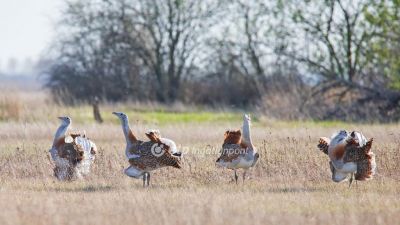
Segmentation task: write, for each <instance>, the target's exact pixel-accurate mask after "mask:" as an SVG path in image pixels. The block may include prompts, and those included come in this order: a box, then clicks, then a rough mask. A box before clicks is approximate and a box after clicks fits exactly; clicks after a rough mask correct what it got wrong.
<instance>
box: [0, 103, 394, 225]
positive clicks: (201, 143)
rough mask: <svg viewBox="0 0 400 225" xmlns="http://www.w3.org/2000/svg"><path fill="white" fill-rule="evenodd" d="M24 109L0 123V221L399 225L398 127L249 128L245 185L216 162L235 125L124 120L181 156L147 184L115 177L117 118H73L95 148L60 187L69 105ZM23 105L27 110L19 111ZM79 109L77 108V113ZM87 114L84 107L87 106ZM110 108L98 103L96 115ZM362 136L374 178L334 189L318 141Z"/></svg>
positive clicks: (120, 147)
mask: <svg viewBox="0 0 400 225" xmlns="http://www.w3.org/2000/svg"><path fill="white" fill-rule="evenodd" d="M40 99H41V98H38V99H36V100H35V101H36V103H35V104H42V103H40V101H43V104H42V105H41V107H39V108H28V107H26V106H27V105H29V104H33V103H32V102H24V101H25V100H24V98H22V101H23V104H22V105H25V106H24V107H23V109H24V111H23V112H22V113H21V115H22V118H20V121H3V122H0V140H1V141H0V207H1V209H2V210H1V213H0V224H127V223H129V224H305V223H307V224H345V223H346V224H396V223H397V224H398V223H399V220H398V213H400V201H399V200H398V196H399V194H400V184H399V181H400V172H399V171H400V168H399V167H400V165H399V162H400V157H399V155H398V149H399V144H400V141H399V140H400V138H399V136H400V133H399V131H398V125H397V124H392V125H361V124H338V125H335V124H331V125H329V126H319V125H318V124H314V123H300V122H296V123H290V122H280V121H269V120H261V121H259V122H255V123H254V128H253V139H254V141H255V145H256V147H257V148H258V151H259V153H260V154H261V158H260V161H259V163H258V164H257V166H256V167H255V168H253V169H252V170H251V172H250V173H249V176H248V177H247V180H246V181H245V183H244V184H242V183H240V184H239V185H235V184H234V183H233V172H232V171H230V170H227V169H222V168H217V167H216V166H215V160H216V158H217V157H218V150H219V148H220V146H221V144H222V143H221V142H222V138H223V132H224V131H225V129H228V128H238V127H240V125H241V121H237V122H226V121H225V122H222V123H207V122H205V123H190V122H189V123H187V122H184V123H167V124H163V125H158V126H157V127H154V126H155V124H148V123H144V122H143V121H140V120H139V121H137V120H135V119H133V118H131V124H132V128H133V130H134V131H135V132H136V133H137V134H138V136H140V137H141V138H144V135H143V134H144V132H145V131H146V130H147V129H151V128H158V129H160V130H161V133H162V135H163V136H165V137H169V138H171V139H173V140H175V141H176V143H177V144H178V147H179V148H180V149H181V150H182V151H184V152H185V153H186V154H185V157H184V167H183V168H182V169H181V170H178V169H174V168H163V169H160V170H157V171H154V172H153V173H152V185H151V186H150V187H149V188H143V187H142V182H141V181H140V180H136V179H131V178H129V177H126V176H125V175H124V174H123V172H122V171H123V169H124V168H125V167H127V165H128V163H127V161H126V159H125V158H124V152H123V151H124V148H125V145H124V139H123V136H122V130H121V128H120V125H119V124H118V121H117V119H116V118H109V119H107V120H106V121H105V123H103V124H101V125H98V124H95V123H92V122H91V121H88V122H85V121H83V122H76V121H75V122H74V124H73V129H74V130H86V133H87V134H88V136H89V137H90V138H92V139H93V140H94V141H95V142H96V144H97V146H98V147H99V154H98V157H97V160H96V163H95V165H94V167H93V170H92V173H91V175H90V176H89V177H87V179H85V180H83V181H74V182H59V181H57V180H56V179H55V178H54V177H53V176H52V162H51V161H50V160H49V157H48V149H49V148H50V146H51V141H52V136H53V134H54V132H55V130H56V128H57V126H58V121H56V119H55V117H56V116H57V114H60V113H63V114H68V113H69V112H71V113H76V110H77V109H73V108H67V107H62V106H54V105H51V104H44V102H45V101H46V100H45V99H41V100H40ZM28 109H29V112H27V110H28ZM85 110H86V109H85V108H83V109H82V111H79V112H82V113H85V112H86V111H85ZM87 110H89V112H90V108H88V109H87ZM111 110H112V106H106V107H105V108H104V111H106V112H108V111H111ZM341 128H344V129H349V130H352V129H355V130H361V131H363V132H364V134H365V135H366V136H367V137H374V138H375V143H374V146H373V151H374V152H375V154H376V155H377V163H378V173H377V175H376V176H375V179H374V180H371V181H367V182H358V183H357V186H356V185H354V186H353V187H352V188H348V187H347V183H340V184H336V183H333V182H332V181H331V180H330V176H331V175H330V171H329V167H328V159H327V157H326V156H325V155H324V154H323V153H321V152H319V151H318V150H317V148H316V144H317V141H318V137H319V136H329V135H330V134H331V133H332V132H334V131H336V130H337V129H341Z"/></svg>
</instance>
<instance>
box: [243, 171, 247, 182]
mask: <svg viewBox="0 0 400 225" xmlns="http://www.w3.org/2000/svg"><path fill="white" fill-rule="evenodd" d="M246 173H247V170H244V171H243V184H244V179H246Z"/></svg>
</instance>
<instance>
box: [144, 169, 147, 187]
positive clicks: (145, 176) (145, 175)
mask: <svg viewBox="0 0 400 225" xmlns="http://www.w3.org/2000/svg"><path fill="white" fill-rule="evenodd" d="M146 178H147V172H145V173H143V187H146Z"/></svg>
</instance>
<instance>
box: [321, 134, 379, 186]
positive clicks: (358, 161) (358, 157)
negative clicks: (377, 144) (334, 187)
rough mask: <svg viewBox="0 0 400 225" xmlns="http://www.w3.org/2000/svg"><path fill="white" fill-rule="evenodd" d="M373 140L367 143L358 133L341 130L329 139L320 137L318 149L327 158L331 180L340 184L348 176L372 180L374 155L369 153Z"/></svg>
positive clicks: (361, 179)
mask: <svg viewBox="0 0 400 225" xmlns="http://www.w3.org/2000/svg"><path fill="white" fill-rule="evenodd" d="M372 142H373V139H372V138H371V139H370V140H369V141H367V139H366V138H365V137H364V135H363V134H362V133H360V132H356V131H353V132H351V133H349V132H347V131H345V130H341V131H339V132H338V133H336V134H334V135H333V136H332V137H331V138H326V137H321V138H320V140H319V144H318V148H319V149H320V150H321V151H322V152H323V153H325V154H327V155H328V156H329V159H330V162H329V165H330V169H331V172H332V180H333V181H335V182H341V181H344V180H346V179H348V177H349V176H350V179H349V187H350V186H351V184H352V182H353V179H354V178H355V180H360V181H363V180H369V179H372V177H373V175H374V174H375V170H376V162H375V155H374V153H373V152H372V151H371V147H372Z"/></svg>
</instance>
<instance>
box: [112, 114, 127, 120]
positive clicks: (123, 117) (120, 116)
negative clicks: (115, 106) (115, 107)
mask: <svg viewBox="0 0 400 225" xmlns="http://www.w3.org/2000/svg"><path fill="white" fill-rule="evenodd" d="M112 114H114V115H116V116H117V117H118V118H119V119H120V120H121V121H127V120H128V116H127V115H126V114H125V113H122V112H113V113H112Z"/></svg>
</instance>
